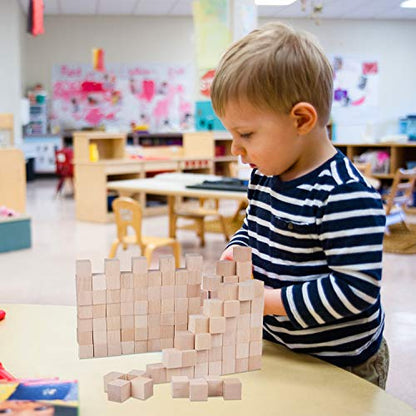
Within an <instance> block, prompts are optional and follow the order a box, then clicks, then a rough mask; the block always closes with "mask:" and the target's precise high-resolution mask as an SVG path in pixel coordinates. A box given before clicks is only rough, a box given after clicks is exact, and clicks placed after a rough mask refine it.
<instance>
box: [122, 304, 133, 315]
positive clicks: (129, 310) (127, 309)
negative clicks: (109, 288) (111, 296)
mask: <svg viewBox="0 0 416 416" xmlns="http://www.w3.org/2000/svg"><path fill="white" fill-rule="evenodd" d="M120 315H121V316H127V315H134V302H122V303H121V304H120Z"/></svg>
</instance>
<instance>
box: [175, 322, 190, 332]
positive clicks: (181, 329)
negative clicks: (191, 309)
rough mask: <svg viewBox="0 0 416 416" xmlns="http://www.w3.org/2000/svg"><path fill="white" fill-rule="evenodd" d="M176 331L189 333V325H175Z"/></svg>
mask: <svg viewBox="0 0 416 416" xmlns="http://www.w3.org/2000/svg"><path fill="white" fill-rule="evenodd" d="M175 330H176V331H187V330H188V324H187V323H186V324H175Z"/></svg>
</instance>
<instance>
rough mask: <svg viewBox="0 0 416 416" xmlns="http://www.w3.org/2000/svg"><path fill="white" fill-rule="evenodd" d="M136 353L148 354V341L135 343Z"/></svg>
mask: <svg viewBox="0 0 416 416" xmlns="http://www.w3.org/2000/svg"><path fill="white" fill-rule="evenodd" d="M136 331H137V330H136ZM134 352H135V354H140V353H143V352H147V341H134Z"/></svg>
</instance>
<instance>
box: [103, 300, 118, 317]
mask: <svg viewBox="0 0 416 416" xmlns="http://www.w3.org/2000/svg"><path fill="white" fill-rule="evenodd" d="M120 314H121V305H120V303H107V311H106V315H107V317H109V316H120Z"/></svg>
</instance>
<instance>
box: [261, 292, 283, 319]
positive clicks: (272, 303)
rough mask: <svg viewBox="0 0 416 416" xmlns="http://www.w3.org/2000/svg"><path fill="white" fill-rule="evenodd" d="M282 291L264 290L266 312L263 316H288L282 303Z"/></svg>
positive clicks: (264, 311)
mask: <svg viewBox="0 0 416 416" xmlns="http://www.w3.org/2000/svg"><path fill="white" fill-rule="evenodd" d="M281 293H282V291H281V289H269V288H265V289H264V310H263V315H284V316H287V312H286V310H285V307H284V306H283V301H282V295H281Z"/></svg>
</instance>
